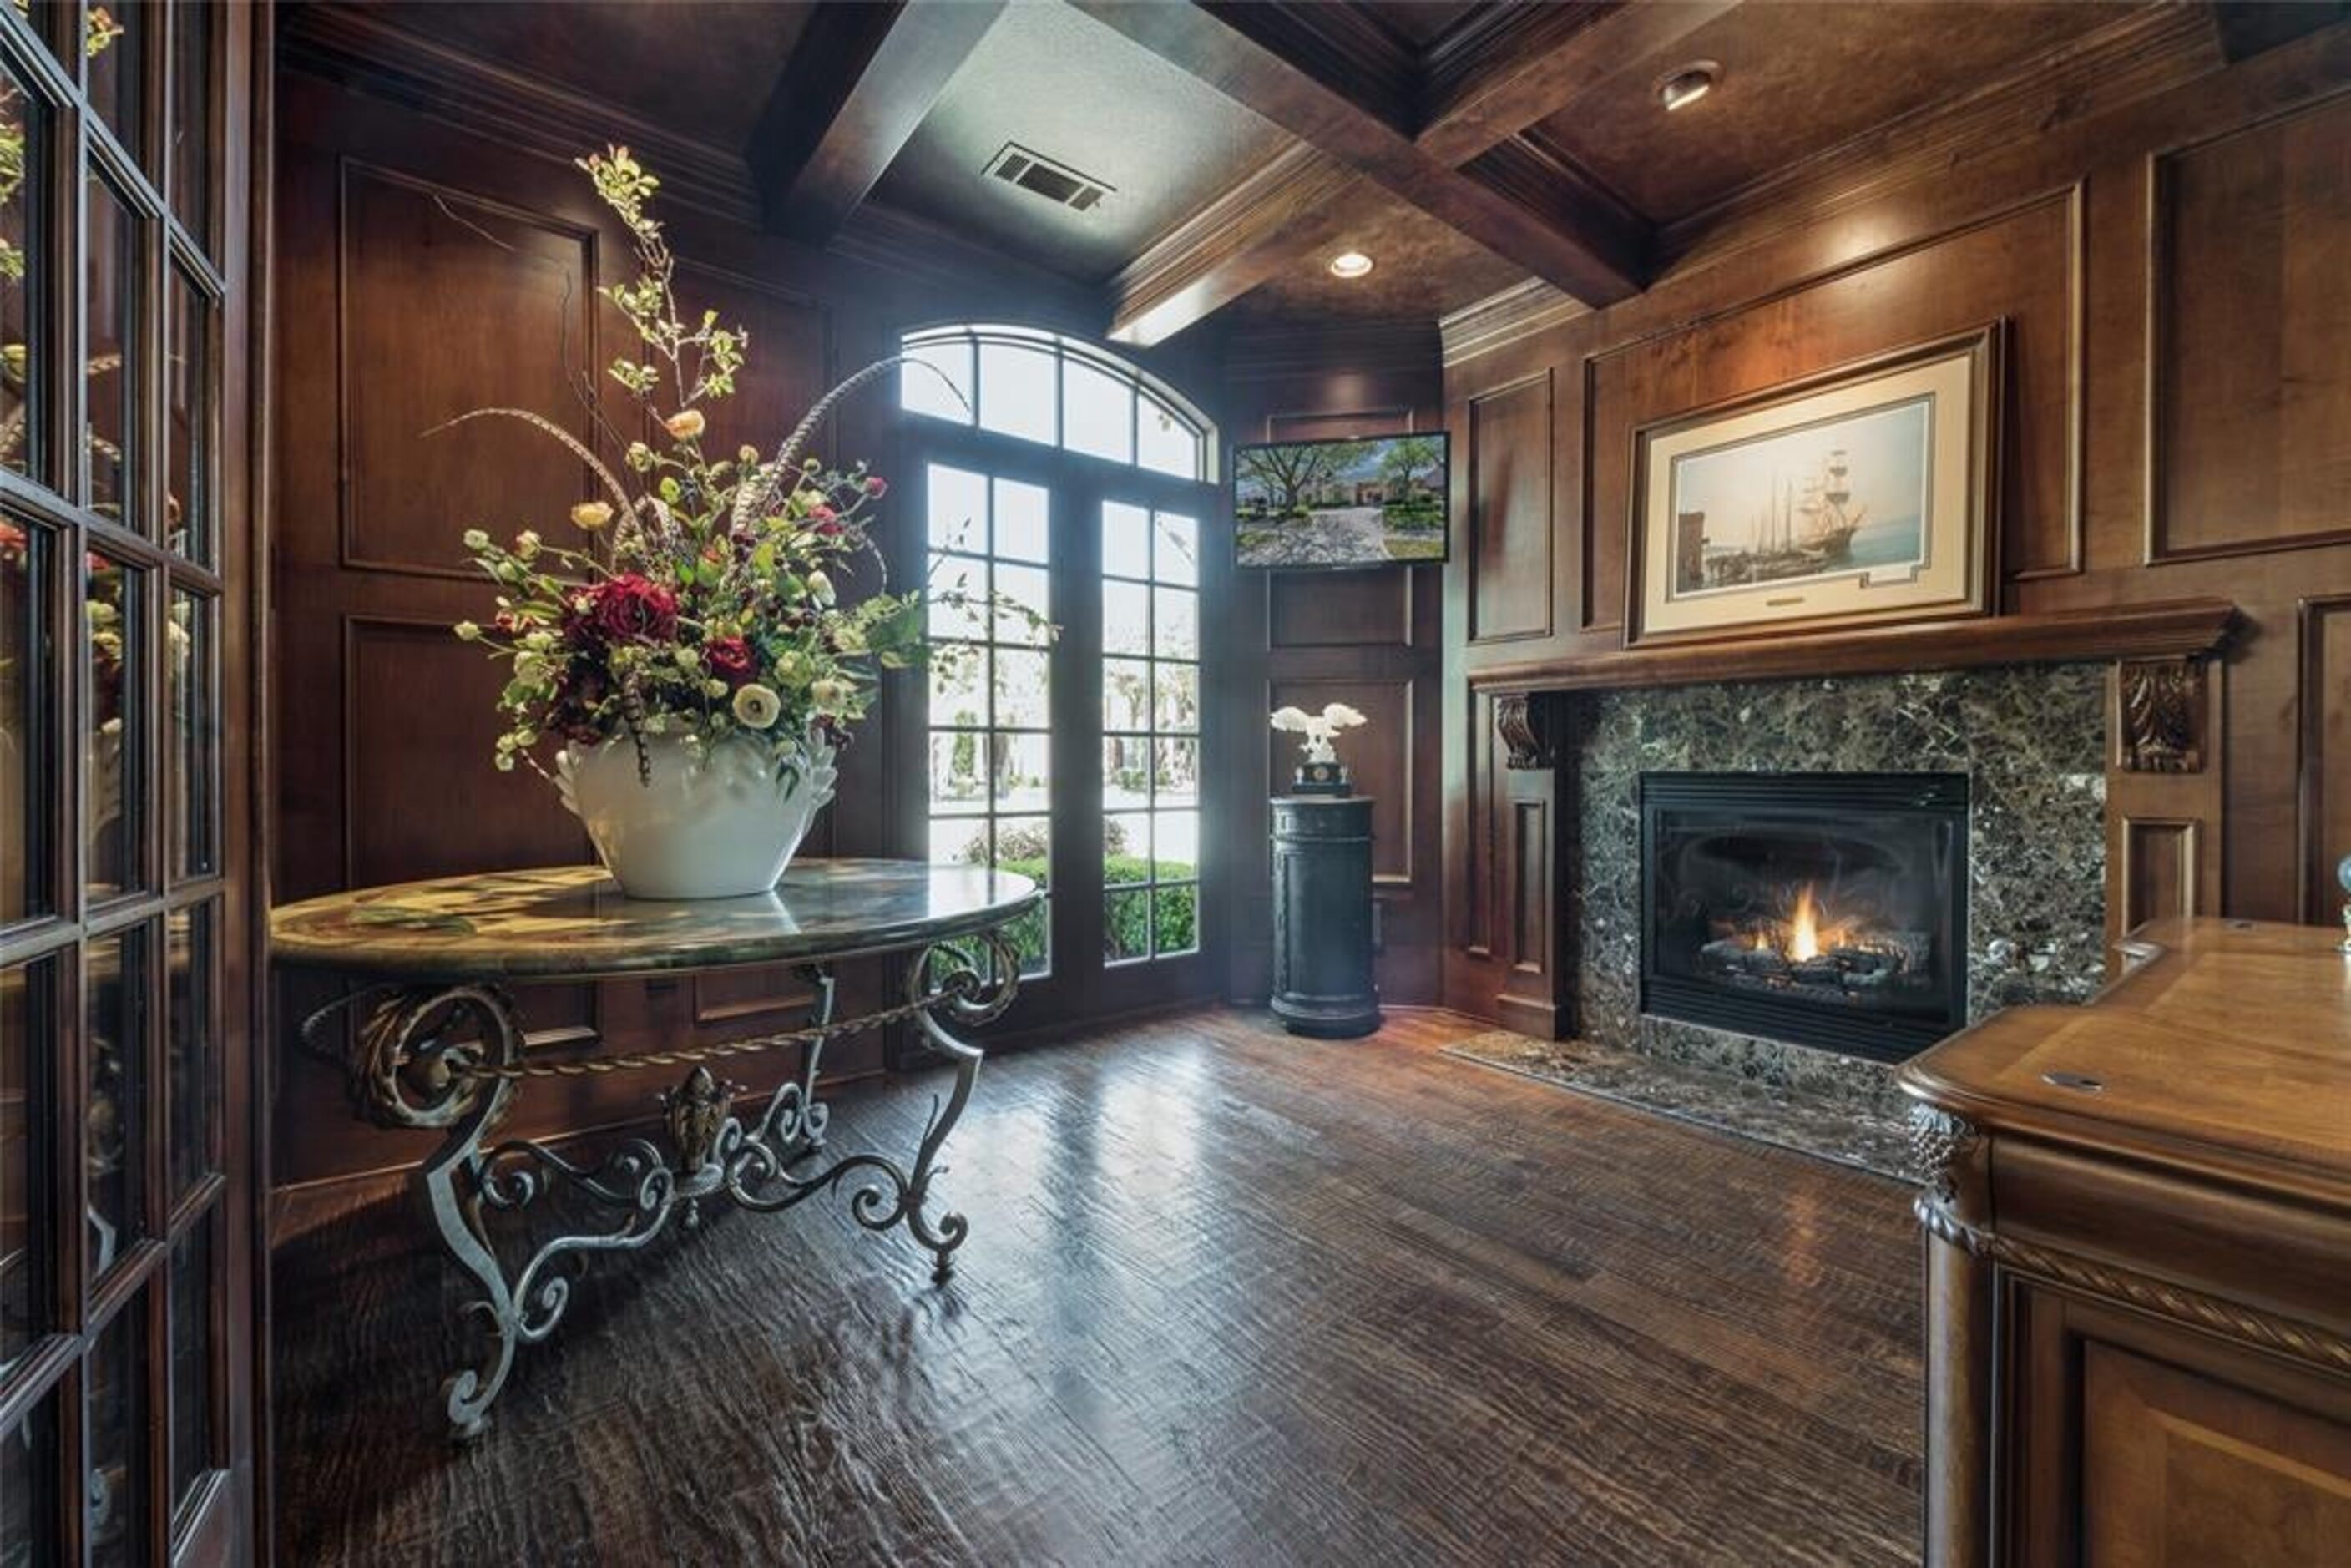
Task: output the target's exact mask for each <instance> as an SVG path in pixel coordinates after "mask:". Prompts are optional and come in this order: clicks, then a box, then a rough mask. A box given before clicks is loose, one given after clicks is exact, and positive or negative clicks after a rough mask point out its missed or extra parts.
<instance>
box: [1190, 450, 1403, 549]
mask: <svg viewBox="0 0 2351 1568" xmlns="http://www.w3.org/2000/svg"><path fill="white" fill-rule="evenodd" d="M1446 460H1447V448H1446V437H1445V433H1444V432H1443V431H1432V432H1429V433H1428V434H1419V435H1380V436H1371V437H1367V438H1365V439H1362V440H1354V441H1283V442H1274V443H1270V444H1266V445H1261V446H1242V447H1238V448H1236V449H1235V451H1234V453H1233V528H1234V536H1235V537H1234V559H1235V560H1236V561H1237V563H1238V564H1239V565H1241V566H1245V567H1284V568H1296V567H1308V568H1311V567H1361V566H1389V565H1393V564H1395V563H1396V562H1399V561H1403V562H1412V561H1439V560H1443V559H1445V552H1446V538H1447V531H1446V496H1447V490H1446Z"/></svg>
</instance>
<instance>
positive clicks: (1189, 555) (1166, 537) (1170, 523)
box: [1152, 512, 1200, 587]
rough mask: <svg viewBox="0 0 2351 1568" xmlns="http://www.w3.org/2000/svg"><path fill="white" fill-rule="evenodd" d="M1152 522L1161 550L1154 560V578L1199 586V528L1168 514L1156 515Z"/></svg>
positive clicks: (1181, 584)
mask: <svg viewBox="0 0 2351 1568" xmlns="http://www.w3.org/2000/svg"><path fill="white" fill-rule="evenodd" d="M1153 521H1154V522H1155V524H1156V525H1157V532H1158V535H1159V548H1158V549H1157V551H1156V552H1155V555H1154V556H1153V558H1152V575H1153V576H1155V577H1156V578H1157V579H1158V580H1160V581H1162V582H1172V583H1176V584H1178V585H1180V586H1184V587H1193V586H1196V585H1197V584H1198V582H1199V580H1200V525H1199V524H1197V523H1196V522H1194V521H1193V520H1192V519H1191V518H1189V517H1176V516H1174V515H1173V514H1171V513H1167V512H1161V513H1159V514H1157V515H1156V517H1155V518H1154V519H1153Z"/></svg>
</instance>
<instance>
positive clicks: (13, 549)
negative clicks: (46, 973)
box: [0, 517, 55, 925]
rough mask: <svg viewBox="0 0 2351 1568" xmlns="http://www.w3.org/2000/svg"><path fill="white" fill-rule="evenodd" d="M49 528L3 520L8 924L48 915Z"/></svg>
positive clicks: (2, 843) (3, 845)
mask: <svg viewBox="0 0 2351 1568" xmlns="http://www.w3.org/2000/svg"><path fill="white" fill-rule="evenodd" d="M50 538H51V536H50V534H49V531H48V530H47V529H46V528H40V527H37V526H36V525H33V524H29V523H19V522H16V521H15V520H14V519H12V518H8V517H0V925H5V924H6V923H7V922H9V921H12V920H22V919H25V918H26V916H28V915H43V914H47V912H48V911H49V909H50V908H52V907H53V905H54V900H53V897H52V894H51V890H50V887H49V855H48V844H49V837H48V831H49V813H50V809H51V800H52V797H51V789H52V786H53V783H54V780H53V779H52V777H51V776H52V774H53V772H54V771H55V770H54V768H52V767H51V766H50V763H49V757H50V752H49V735H50V730H49V716H48V704H47V701H46V700H45V699H46V697H47V692H48V688H47V685H45V684H44V683H43V682H42V681H41V679H40V678H39V676H40V673H41V672H42V671H43V670H45V669H47V667H48V654H49V639H48V635H47V622H48V616H47V613H46V612H47V608H48V604H47V598H46V596H45V595H44V593H43V591H42V586H43V584H45V583H46V582H47V581H48V562H49V561H50V559H52V558H53V557H54V555H55V551H54V549H52V547H51V545H50V542H49V541H50Z"/></svg>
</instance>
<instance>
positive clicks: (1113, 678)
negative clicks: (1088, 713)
mask: <svg viewBox="0 0 2351 1568" xmlns="http://www.w3.org/2000/svg"><path fill="white" fill-rule="evenodd" d="M1150 727H1151V666H1150V665H1149V664H1144V662H1143V661H1141V660H1140V659H1104V660H1103V661H1102V728H1104V729H1106V730H1122V729H1149V728H1150Z"/></svg>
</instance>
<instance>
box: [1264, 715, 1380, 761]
mask: <svg viewBox="0 0 2351 1568" xmlns="http://www.w3.org/2000/svg"><path fill="white" fill-rule="evenodd" d="M1271 719H1272V724H1273V727H1274V728H1276V729H1279V730H1282V731H1285V732H1287V733H1289V734H1291V735H1302V736H1304V737H1306V739H1305V740H1304V741H1303V742H1302V743H1301V744H1302V746H1303V747H1304V749H1305V752H1306V760H1307V761H1309V762H1336V761H1337V760H1338V759H1339V756H1338V753H1337V752H1336V751H1334V750H1333V749H1332V746H1331V742H1332V740H1333V739H1335V738H1336V737H1337V736H1338V734H1339V732H1340V731H1341V730H1343V729H1353V728H1354V727H1356V726H1358V725H1361V724H1366V723H1369V722H1370V721H1369V720H1367V719H1365V718H1364V716H1363V715H1362V714H1361V713H1358V712H1357V711H1356V710H1355V709H1353V708H1352V707H1349V706H1347V705H1346V704H1345V703H1325V704H1324V705H1323V706H1322V712H1321V713H1308V712H1307V711H1306V710H1305V709H1303V708H1295V707H1278V708H1276V709H1274V710H1273V713H1272V716H1271Z"/></svg>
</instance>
